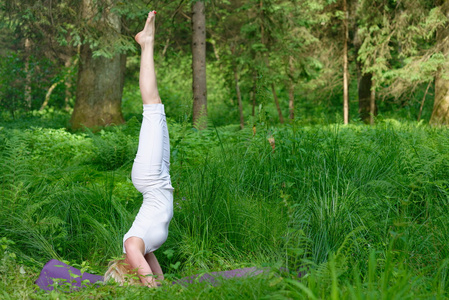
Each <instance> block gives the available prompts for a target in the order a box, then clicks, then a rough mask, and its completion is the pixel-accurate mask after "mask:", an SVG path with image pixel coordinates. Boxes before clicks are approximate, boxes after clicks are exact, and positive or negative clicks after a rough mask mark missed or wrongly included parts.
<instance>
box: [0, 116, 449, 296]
mask: <svg viewBox="0 0 449 300" xmlns="http://www.w3.org/2000/svg"><path fill="white" fill-rule="evenodd" d="M20 122H22V121H18V123H20ZM262 122H264V119H263V118H261V119H260V123H259V122H255V124H256V128H255V131H256V133H255V134H253V131H252V130H251V129H245V130H239V129H238V127H237V126H228V127H217V128H210V129H207V130H203V131H197V130H194V129H191V128H190V126H188V123H184V124H178V123H174V122H170V123H169V129H170V135H171V149H172V165H171V167H172V169H171V174H172V182H173V186H174V187H175V195H174V196H175V197H174V209H175V211H174V218H173V220H172V222H171V225H170V234H169V238H168V240H167V242H166V243H165V244H164V245H163V246H162V247H161V249H160V250H158V252H157V256H158V258H159V260H160V262H161V264H162V266H163V269H164V271H165V273H166V274H167V278H169V279H170V280H172V279H175V278H179V277H182V276H187V275H190V274H196V273H202V272H208V271H211V270H213V271H215V270H228V269H233V268H238V267H246V266H267V267H269V268H271V269H272V270H273V271H272V273H270V274H266V275H264V276H261V277H255V278H248V279H239V280H238V281H233V280H231V281H227V282H224V283H223V284H222V285H220V286H218V287H213V288H212V287H209V286H208V285H206V284H194V285H192V286H188V287H181V286H178V285H166V286H164V287H162V289H159V290H152V291H148V290H144V289H141V288H138V287H128V288H124V289H123V288H122V289H120V288H118V287H116V286H114V285H110V284H108V285H105V286H101V287H99V288H88V289H85V290H83V291H80V292H77V293H75V294H71V295H70V296H74V297H78V296H79V297H85V296H87V295H90V296H95V295H96V296H97V297H116V298H117V297H118V298H120V297H123V298H125V297H133V298H143V297H148V295H149V294H151V295H152V296H153V297H155V298H158V297H160V298H162V297H164V298H173V297H177V298H189V297H190V298H192V297H195V296H194V295H198V293H203V294H204V295H207V297H209V296H210V297H215V296H217V297H218V295H220V293H226V295H227V296H225V297H226V298H231V297H233V296H235V295H244V296H242V297H249V298H261V297H269V298H270V297H276V298H279V299H283V298H307V297H310V298H317V299H319V298H334V299H336V298H339V299H340V298H341V299H348V298H351V299H364V298H369V297H371V298H382V297H383V298H387V299H395V298H397V299H407V298H409V299H412V298H420V297H421V298H427V297H436V298H438V297H444V296H447V292H448V282H447V280H448V279H447V278H448V277H447V276H448V270H449V269H448V267H447V266H448V265H447V257H448V255H449V248H448V245H449V240H448V235H447V231H448V230H449V221H448V220H449V211H448V209H447V207H448V204H449V202H448V200H449V184H448V182H447V180H446V178H448V177H449V174H448V170H449V165H448V161H449V154H448V151H447V149H448V147H449V143H448V141H449V139H448V138H449V132H448V131H447V130H445V129H432V128H428V127H426V126H423V125H419V124H418V125H416V124H410V123H399V122H397V121H394V120H384V121H379V124H378V125H377V126H374V127H367V126H362V125H351V126H344V127H343V126H338V125H320V126H313V127H299V126H297V125H296V124H292V125H289V126H285V127H270V126H269V125H267V124H266V123H265V122H264V123H262ZM20 127H21V126H12V125H11V126H10V127H2V129H0V141H1V142H0V163H1V166H0V178H1V181H0V191H1V192H0V204H1V206H2V210H1V211H0V237H1V238H0V247H1V249H0V250H1V251H2V252H1V255H2V256H1V258H2V260H1V262H0V272H1V275H2V276H1V278H2V279H1V280H0V290H1V291H2V293H3V294H4V295H7V296H3V295H2V298H6V299H7V298H9V297H19V296H18V295H19V294H18V293H19V292H17V291H18V290H20V293H21V294H20V295H24V296H23V297H25V298H26V297H31V295H34V297H36V298H40V297H41V298H45V297H48V294H43V293H41V292H39V293H36V294H34V290H33V287H32V280H33V278H34V279H35V278H36V276H37V272H38V271H39V269H40V267H41V266H42V264H43V263H44V262H46V261H47V260H48V259H50V258H59V259H65V260H67V261H68V263H70V264H72V265H75V266H79V267H81V268H85V269H86V268H88V270H89V272H93V273H98V274H101V273H102V272H104V270H105V268H106V265H107V261H108V260H109V259H111V258H112V257H117V256H119V255H120V254H121V252H122V249H121V248H122V237H123V235H124V233H125V232H126V230H127V229H128V228H129V227H130V225H131V223H132V220H133V218H134V216H135V214H136V213H137V211H138V209H139V207H140V205H141V199H142V198H141V195H140V194H139V193H138V192H137V191H136V190H135V189H134V187H133V185H132V183H131V180H130V176H129V174H130V171H131V161H132V158H133V153H132V152H133V151H135V147H136V143H137V138H138V132H139V127H140V123H139V121H138V120H137V119H132V120H131V121H130V122H128V124H127V125H126V126H121V127H114V128H106V129H104V130H103V131H102V132H99V133H95V134H94V133H88V134H85V133H76V134H74V133H69V132H67V131H66V130H63V129H51V128H41V127H33V128H30V129H17V128H20ZM268 138H270V140H268ZM270 141H271V144H270ZM273 142H274V143H273ZM273 145H274V149H273ZM102 156H105V157H106V156H108V158H101V157H102ZM280 267H282V268H283V270H285V272H284V273H282V274H281V273H279V269H280ZM86 270H87V269H86ZM299 271H301V272H303V274H306V275H305V277H303V278H302V279H301V280H298V279H297V274H298V272H299ZM19 287H21V288H19ZM162 291H163V292H162ZM61 292H63V291H62V290H60V291H59V292H56V291H55V292H53V293H52V294H51V295H54V297H60V298H64V297H65V296H64V293H62V294H61ZM67 297H68V296H67Z"/></svg>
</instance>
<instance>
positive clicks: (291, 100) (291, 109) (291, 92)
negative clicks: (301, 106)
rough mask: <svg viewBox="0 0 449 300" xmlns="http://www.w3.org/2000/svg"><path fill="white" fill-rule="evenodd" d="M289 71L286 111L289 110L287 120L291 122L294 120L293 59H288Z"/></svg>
mask: <svg viewBox="0 0 449 300" xmlns="http://www.w3.org/2000/svg"><path fill="white" fill-rule="evenodd" d="M288 64H289V69H290V84H289V89H288V99H289V100H288V110H289V118H290V120H293V119H294V118H295V83H294V81H293V78H294V77H293V73H294V71H295V68H294V66H293V57H292V56H290V57H289V61H288Z"/></svg>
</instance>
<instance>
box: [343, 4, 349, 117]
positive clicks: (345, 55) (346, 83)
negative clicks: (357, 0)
mask: <svg viewBox="0 0 449 300" xmlns="http://www.w3.org/2000/svg"><path fill="white" fill-rule="evenodd" d="M343 13H344V19H343V27H344V40H343V122H344V124H349V69H348V40H349V27H348V7H347V3H346V0H343Z"/></svg>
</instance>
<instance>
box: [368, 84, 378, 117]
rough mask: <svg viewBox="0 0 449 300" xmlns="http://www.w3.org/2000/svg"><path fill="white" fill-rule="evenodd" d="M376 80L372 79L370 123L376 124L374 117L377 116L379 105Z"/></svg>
mask: <svg viewBox="0 0 449 300" xmlns="http://www.w3.org/2000/svg"><path fill="white" fill-rule="evenodd" d="M375 83H376V82H375V81H374V80H371V97H370V114H369V123H370V124H371V125H374V117H375V116H377V105H376V89H375V86H376V84H375Z"/></svg>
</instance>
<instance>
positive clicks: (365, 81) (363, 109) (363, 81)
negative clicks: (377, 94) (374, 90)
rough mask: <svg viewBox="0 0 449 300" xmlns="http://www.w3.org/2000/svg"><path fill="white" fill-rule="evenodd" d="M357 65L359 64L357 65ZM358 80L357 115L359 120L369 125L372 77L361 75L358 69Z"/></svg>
mask: <svg viewBox="0 0 449 300" xmlns="http://www.w3.org/2000/svg"><path fill="white" fill-rule="evenodd" d="M357 64H359V63H357ZM358 73H359V74H358V75H359V78H358V83H359V84H358V94H359V115H360V119H361V120H362V121H363V122H364V123H365V124H369V123H370V113H371V86H372V75H371V74H362V70H361V68H359V72H358Z"/></svg>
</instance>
